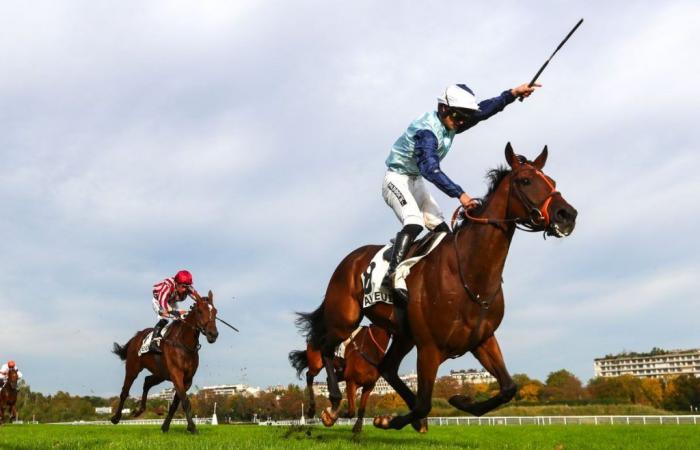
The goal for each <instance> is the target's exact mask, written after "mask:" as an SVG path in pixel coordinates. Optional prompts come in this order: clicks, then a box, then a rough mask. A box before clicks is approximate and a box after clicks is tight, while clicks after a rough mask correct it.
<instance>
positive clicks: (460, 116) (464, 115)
mask: <svg viewBox="0 0 700 450" xmlns="http://www.w3.org/2000/svg"><path fill="white" fill-rule="evenodd" d="M475 112H476V111H474V110H473V109H462V108H460V109H457V108H450V110H449V111H448V112H447V115H448V116H449V117H451V118H452V119H454V120H456V121H459V122H465V121H467V120H469V119H471V118H472V116H474V113H475Z"/></svg>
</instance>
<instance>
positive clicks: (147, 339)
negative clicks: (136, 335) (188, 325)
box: [139, 320, 175, 356]
mask: <svg viewBox="0 0 700 450" xmlns="http://www.w3.org/2000/svg"><path fill="white" fill-rule="evenodd" d="M173 322H175V321H174V320H173V321H170V322H168V323H167V324H166V325H165V327H164V328H163V331H161V333H160V335H161V337H163V338H165V336H167V334H168V330H169V329H170V325H172V324H173ZM152 340H153V330H151V331H149V332H148V333H146V336H144V337H143V341H142V342H141V347H140V348H139V356H141V355H143V354H145V353H148V352H149V350H150V348H151V341H152ZM160 342H161V343H162V342H163V340H162V339H161V341H160Z"/></svg>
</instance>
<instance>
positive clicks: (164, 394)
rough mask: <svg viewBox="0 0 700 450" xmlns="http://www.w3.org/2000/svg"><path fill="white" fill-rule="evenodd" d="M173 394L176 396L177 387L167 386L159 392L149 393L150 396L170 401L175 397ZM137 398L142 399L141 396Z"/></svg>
mask: <svg viewBox="0 0 700 450" xmlns="http://www.w3.org/2000/svg"><path fill="white" fill-rule="evenodd" d="M173 396H175V388H165V389H162V390H161V391H160V392H158V393H157V394H149V395H148V398H150V399H161V400H168V401H170V400H172V399H173ZM136 398H137V399H140V397H136Z"/></svg>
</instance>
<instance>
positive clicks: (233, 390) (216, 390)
mask: <svg viewBox="0 0 700 450" xmlns="http://www.w3.org/2000/svg"><path fill="white" fill-rule="evenodd" d="M199 391H200V392H204V396H205V397H207V396H210V395H223V396H232V395H252V396H255V395H257V394H259V393H260V388H257V387H252V386H248V385H247V384H220V385H217V386H204V387H203V388H201V389H200V390H199Z"/></svg>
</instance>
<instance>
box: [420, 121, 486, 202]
mask: <svg viewBox="0 0 700 450" xmlns="http://www.w3.org/2000/svg"><path fill="white" fill-rule="evenodd" d="M415 141H416V146H415V158H416V164H417V165H418V170H420V174H421V175H422V176H423V178H425V179H426V180H428V181H430V182H431V183H433V184H434V185H435V186H436V187H437V188H438V189H440V190H441V191H442V192H444V193H445V194H446V195H447V196H449V197H452V198H457V199H459V202H460V203H461V204H462V206H464V207H465V208H467V207H470V206H471V205H472V202H473V200H472V198H471V197H470V196H469V195H468V194H467V193H466V192H464V189H462V188H461V186H459V185H458V184H456V183H455V182H454V181H452V180H451V179H450V177H448V176H447V175H446V174H445V172H443V171H442V169H441V168H440V158H439V157H438V154H437V149H438V141H437V137H436V136H435V134H433V132H432V131H430V130H419V131H418V132H416V135H415Z"/></svg>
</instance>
